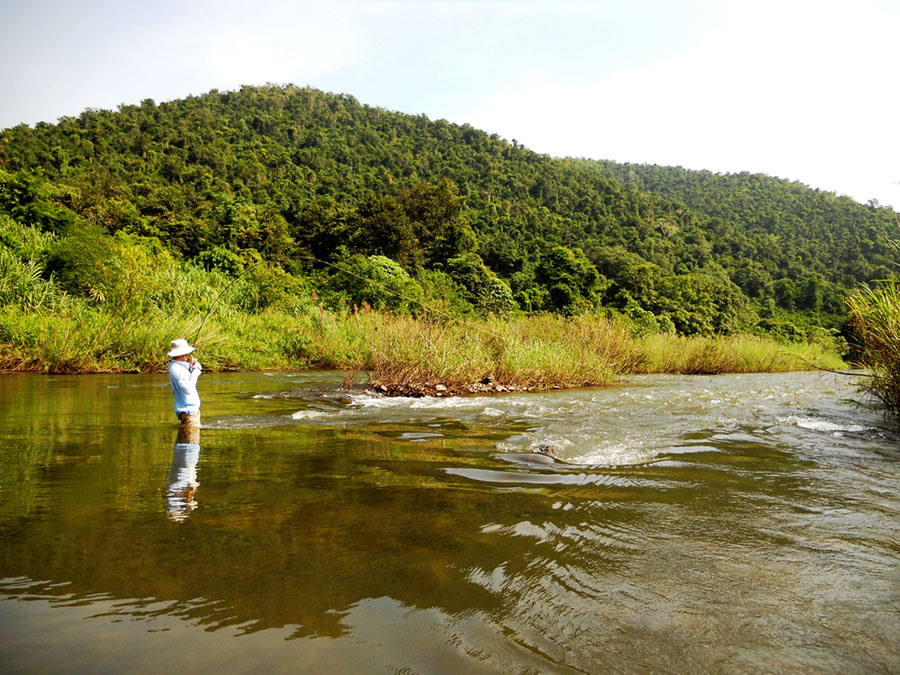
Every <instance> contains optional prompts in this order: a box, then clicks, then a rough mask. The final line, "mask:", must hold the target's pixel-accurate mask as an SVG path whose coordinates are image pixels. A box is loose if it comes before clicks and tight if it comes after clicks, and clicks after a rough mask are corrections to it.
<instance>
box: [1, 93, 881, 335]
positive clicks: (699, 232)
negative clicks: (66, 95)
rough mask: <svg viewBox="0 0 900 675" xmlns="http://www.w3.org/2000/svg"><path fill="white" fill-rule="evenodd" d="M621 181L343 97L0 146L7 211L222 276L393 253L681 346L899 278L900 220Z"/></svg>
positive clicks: (801, 202) (240, 98)
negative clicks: (669, 329) (244, 266)
mask: <svg viewBox="0 0 900 675" xmlns="http://www.w3.org/2000/svg"><path fill="white" fill-rule="evenodd" d="M616 167H617V165H613V164H608V163H590V162H583V161H575V160H557V159H551V158H549V157H547V156H543V155H539V154H536V153H534V152H531V151H528V150H526V149H525V148H523V147H521V146H519V145H517V144H510V143H507V142H505V141H504V140H502V139H500V138H499V137H498V136H497V135H489V134H486V133H484V132H482V131H479V130H477V129H474V128H472V127H470V126H468V125H462V126H460V125H455V124H450V123H448V122H446V121H443V120H438V121H431V120H429V119H427V118H426V117H424V116H411V115H405V114H401V113H396V112H390V111H386V110H383V109H379V108H374V107H370V106H366V105H362V104H360V103H359V102H357V101H356V100H355V99H354V98H353V97H351V96H346V95H333V94H327V93H323V92H320V91H317V90H314V89H305V88H297V87H293V86H287V87H260V88H256V87H245V88H242V89H241V90H240V91H235V92H218V91H213V92H210V93H208V94H205V95H202V96H196V97H190V98H187V99H184V100H181V101H174V102H169V103H162V104H159V105H157V104H155V103H154V102H153V101H150V100H147V101H144V102H143V103H142V104H141V105H137V106H122V107H121V108H120V109H119V110H118V111H116V112H111V111H100V110H88V111H85V112H84V113H82V114H81V115H80V116H78V117H71V118H63V119H61V120H60V121H59V123H58V124H55V125H50V124H39V125H37V126H36V128H33V129H32V128H29V127H26V126H24V125H22V126H18V127H15V128H12V129H8V130H5V131H3V132H0V212H6V213H8V214H10V215H12V216H13V217H15V218H17V219H18V220H20V221H23V222H25V221H27V224H32V225H35V226H37V227H40V228H42V229H45V230H60V229H62V228H64V227H65V226H66V224H67V223H70V222H72V221H73V219H74V220H77V221H80V222H88V223H94V224H97V225H100V226H102V227H103V228H105V229H106V230H107V231H109V232H116V231H120V230H121V231H125V232H129V233H134V234H138V235H143V236H152V237H157V238H159V239H160V240H162V241H163V242H165V243H166V244H167V245H168V246H169V247H170V248H172V249H173V250H175V251H179V252H180V253H181V254H183V255H184V256H185V257H186V258H189V259H197V260H198V261H201V262H203V264H205V265H207V266H210V265H213V266H222V268H223V269H226V268H227V267H228V266H229V265H230V264H232V263H233V261H234V260H237V259H240V258H241V257H243V256H246V254H247V251H248V250H250V249H254V250H256V251H258V252H259V253H260V254H261V255H262V256H263V257H264V258H266V259H268V260H270V261H273V262H275V263H278V264H280V265H282V266H283V267H284V268H285V269H287V270H289V271H291V272H293V273H295V274H304V273H305V270H306V269H307V267H308V262H307V261H305V260H304V257H305V256H309V255H314V256H315V257H317V258H320V259H324V260H329V259H335V257H342V256H347V255H350V254H355V253H356V254H364V255H372V254H379V255H385V256H388V257H390V258H392V259H394V260H395V261H397V262H399V263H400V264H401V265H402V266H403V267H405V268H406V269H407V270H408V271H409V272H411V273H413V274H418V273H420V272H421V271H422V270H426V269H431V270H439V271H442V272H443V273H446V274H449V275H450V276H451V277H452V278H453V279H454V280H455V281H456V282H457V283H459V284H461V285H462V286H464V287H465V288H466V289H467V290H468V291H469V293H470V299H472V301H473V302H475V303H476V304H478V303H479V302H481V303H482V305H483V306H484V307H485V308H490V307H492V306H494V305H492V304H491V302H488V300H487V299H486V298H487V296H488V295H491V294H493V295H496V293H500V294H501V295H502V293H503V292H506V293H509V294H510V296H509V297H510V301H511V299H512V298H514V299H515V301H516V302H517V303H518V306H519V307H521V308H522V309H526V310H549V311H566V312H574V311H581V310H584V309H588V308H591V307H596V306H598V305H600V304H602V305H604V306H614V307H618V308H619V309H621V310H622V311H625V312H626V313H629V314H631V315H632V316H637V317H643V318H648V317H649V319H648V320H651V323H652V322H653V321H655V319H653V317H656V318H657V319H659V320H660V321H659V323H660V324H661V325H666V323H667V322H670V323H671V324H673V325H674V326H675V327H677V328H678V329H679V330H681V331H683V332H688V333H690V332H711V331H731V330H738V329H745V328H748V327H750V326H752V325H753V324H754V323H755V322H756V321H757V319H758V316H757V313H758V312H760V311H761V312H762V314H764V315H765V314H766V313H767V312H768V313H769V314H771V308H770V306H771V305H773V303H774V304H775V305H777V306H779V307H781V308H783V309H784V310H786V311H793V312H799V313H800V314H802V315H805V316H806V317H807V319H810V320H812V321H818V320H819V319H820V318H821V317H822V316H823V315H822V313H823V312H824V313H825V314H826V315H829V314H830V315H837V314H838V313H842V312H843V306H842V298H843V295H844V294H845V293H846V291H847V289H848V288H850V287H851V286H852V285H853V284H855V283H856V282H858V281H866V280H869V279H873V278H877V277H879V276H881V275H883V274H885V272H886V270H888V268H889V264H890V259H889V249H888V247H887V243H886V242H887V238H888V236H890V235H891V233H892V232H893V229H892V228H894V224H893V222H892V220H891V218H893V217H896V216H895V214H893V212H889V213H885V212H884V211H883V210H879V209H870V208H867V207H862V206H859V205H855V204H854V203H852V202H849V200H842V199H835V198H833V197H828V196H827V195H821V194H819V193H815V192H814V191H810V190H800V189H796V188H793V187H791V186H790V184H788V186H787V187H784V188H783V189H781V191H780V192H779V191H778V190H775V189H774V188H773V187H772V185H771V184H770V181H771V179H766V180H763V179H758V180H757V179H752V177H750V178H748V183H747V186H745V187H744V188H742V191H741V192H740V197H736V196H734V195H731V194H730V193H729V192H728V191H727V190H725V189H724V188H722V189H721V191H720V192H710V191H711V190H712V188H709V189H708V190H706V192H704V191H703V190H700V193H699V194H706V195H707V199H706V200H705V201H704V200H702V199H700V198H699V196H697V198H696V199H693V196H692V195H693V192H692V190H694V188H693V187H689V188H687V191H685V192H678V191H676V190H674V188H671V189H669V190H668V191H666V189H663V187H662V186H663V185H665V184H667V182H669V179H666V180H663V179H662V178H661V179H659V180H657V181H653V180H651V178H650V177H649V176H648V177H645V176H644V174H643V173H641V172H640V171H638V170H637V169H635V170H634V171H633V175H631V174H630V173H629V171H630V169H629V170H628V171H625V173H624V174H621V172H619V170H618V169H617V168H616ZM674 175H675V174H673V176H674ZM710 176H711V178H710V180H709V184H710V185H717V183H716V181H715V180H713V178H714V177H712V175H711V174H710ZM689 178H690V177H685V178H684V182H686V183H687V184H689V185H692V182H691V180H689ZM751 179H752V180H751ZM673 180H674V179H673ZM754 181H755V182H754ZM717 189H718V188H717ZM644 190H645V191H644ZM650 192H657V193H658V194H650ZM828 199H831V202H832V204H831V205H829V204H828V203H827V202H828ZM720 202H721V203H722V204H723V205H727V207H726V206H721V207H720V208H721V209H724V210H721V211H720V212H717V211H716V210H715V209H714V208H713V207H714V206H715V205H716V204H718V203H720ZM738 215H741V216H742V217H741V218H738V217H737V216H738ZM342 259H343V258H342ZM503 288H506V289H507V290H506V291H503ZM767 307H769V308H770V309H769V310H767V309H766V308H767Z"/></svg>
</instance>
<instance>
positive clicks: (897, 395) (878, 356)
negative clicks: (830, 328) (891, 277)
mask: <svg viewBox="0 0 900 675" xmlns="http://www.w3.org/2000/svg"><path fill="white" fill-rule="evenodd" d="M847 304H848V306H849V307H850V313H851V317H852V322H853V326H854V329H855V331H856V335H857V337H858V339H859V348H860V354H861V356H860V361H861V365H862V366H863V367H865V368H866V369H868V371H869V375H870V376H869V377H868V378H866V379H865V380H864V381H863V383H862V385H860V387H861V389H862V391H863V392H864V393H866V394H868V395H869V396H871V397H872V398H874V399H875V400H877V401H878V402H879V403H880V404H881V406H882V407H883V408H884V410H885V411H886V412H888V413H891V414H893V415H897V414H900V282H897V281H894V282H891V283H886V284H884V285H883V286H882V287H881V288H877V289H872V288H870V287H868V286H863V287H862V288H860V289H858V290H857V291H856V292H855V293H854V294H853V295H852V296H851V297H850V298H849V300H848V301H847Z"/></svg>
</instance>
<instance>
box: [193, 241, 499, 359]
mask: <svg viewBox="0 0 900 675" xmlns="http://www.w3.org/2000/svg"><path fill="white" fill-rule="evenodd" d="M296 258H297V259H298V260H309V261H312V262H317V263H321V264H322V265H327V266H329V267H333V268H334V269H336V270H338V271H340V272H343V273H344V274H347V275H350V276H352V277H356V278H357V279H361V280H363V281H365V282H367V283H370V284H372V285H374V286H377V287H378V288H380V289H381V290H383V291H385V292H387V293H390V294H391V295H394V296H396V297H398V298H401V299H403V300H406V301H408V302H412V303H415V304H417V305H419V306H421V307H422V308H423V309H425V310H426V311H427V312H432V313H434V314H438V315H440V316H441V317H443V318H444V319H446V320H448V321H454V320H456V319H458V318H459V317H458V316H454V315H452V314H449V313H447V312H444V311H442V310H440V309H437V308H435V307H431V306H429V305H427V304H426V303H425V302H424V301H423V300H420V299H418V298H414V297H411V296H408V295H405V294H403V293H401V292H400V291H396V290H394V289H392V288H389V287H388V286H387V285H386V284H384V283H381V282H379V281H376V280H375V279H372V278H371V277H367V276H365V275H363V274H357V273H356V272H352V271H351V270H348V269H346V268H344V267H341V266H340V265H338V264H336V263H332V262H328V261H327V260H322V259H321V258H316V257H315V256H308V255H301V256H296ZM265 262H266V261H265V260H259V261H257V262H255V263H253V264H252V265H250V266H249V267H248V268H246V269H245V270H243V271H242V272H241V273H240V274H238V275H237V276H236V277H235V278H234V279H232V280H231V281H230V282H229V283H228V285H227V286H225V288H223V289H222V290H221V291H219V294H218V295H217V296H216V298H215V300H213V302H212V304H211V305H210V306H209V309H208V310H207V311H206V314H205V315H204V317H203V320H202V321H201V322H200V326H199V328H197V333H196V335H194V340H193V344H194V346H197V344H198V343H197V340H198V339H199V337H200V331H201V330H203V325H204V324H205V323H206V320H207V319H208V318H209V316H210V314H212V311H213V309H214V308H215V306H216V305H217V304H218V303H219V300H220V299H221V298H222V296H223V295H225V293H226V292H227V291H228V289H229V288H231V287H232V286H234V284H236V283H237V282H238V281H240V280H241V279H242V278H243V277H244V276H246V275H247V274H248V273H250V272H251V271H252V270H254V269H255V268H257V267H259V266H260V265H262V264H263V263H265ZM470 327H471V328H472V329H473V330H476V331H480V332H482V333H485V334H487V335H490V336H492V337H497V338H499V337H501V335H500V334H499V333H497V332H496V331H492V330H490V329H489V328H482V327H480V326H475V325H471V326H470Z"/></svg>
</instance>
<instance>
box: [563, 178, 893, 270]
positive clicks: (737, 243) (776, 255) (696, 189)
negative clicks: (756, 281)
mask: <svg viewBox="0 0 900 675" xmlns="http://www.w3.org/2000/svg"><path fill="white" fill-rule="evenodd" d="M576 164H577V165H578V166H580V167H583V168H589V169H593V170H597V171H598V172H599V173H601V174H602V175H604V176H606V177H608V178H612V179H614V180H617V181H620V182H622V183H624V184H625V185H627V186H629V187H632V188H634V189H636V190H641V191H643V192H649V193H651V194H655V195H658V196H661V197H665V198H667V199H672V200H674V201H676V202H681V203H683V204H685V205H687V206H688V207H689V208H691V209H693V210H694V211H697V212H699V213H702V214H705V215H707V216H709V217H711V218H713V219H716V220H715V221H714V225H713V227H714V230H715V231H716V232H717V233H718V238H723V239H727V240H728V241H729V242H730V243H731V248H732V254H733V255H734V256H735V257H737V258H742V259H746V260H756V261H758V262H760V263H761V264H763V265H764V266H765V267H766V269H767V271H768V272H769V274H770V275H771V276H772V277H774V278H778V277H787V278H790V279H794V280H799V279H802V278H803V277H805V276H807V275H809V274H810V273H813V274H816V275H819V276H821V277H822V278H824V279H829V280H831V281H834V282H836V283H839V284H841V285H844V286H847V285H852V284H853V283H855V282H864V281H870V280H872V279H877V278H884V277H887V276H889V275H891V274H893V273H895V272H896V263H897V257H896V251H895V250H894V249H893V248H892V247H891V246H890V245H889V243H888V242H889V240H891V239H898V238H900V217H898V214H897V213H896V212H895V211H893V210H892V209H890V208H883V207H879V206H878V205H877V204H872V203H870V204H869V205H862V204H859V203H858V202H856V201H854V200H852V199H850V198H849V197H838V196H836V195H835V194H833V193H831V192H825V191H821V190H814V189H812V188H810V187H808V186H806V185H803V184H801V183H797V182H791V181H787V180H784V179H779V178H772V177H770V176H766V175H762V174H751V173H746V172H744V173H736V174H717V173H712V172H709V171H691V170H687V169H683V168H681V167H670V166H656V165H646V164H627V163H626V164H619V163H616V162H608V161H597V162H594V161H576ZM719 221H721V222H719ZM754 240H755V242H759V243H763V244H768V246H767V247H766V249H767V250H762V251H760V250H757V249H755V248H754V243H753V242H754Z"/></svg>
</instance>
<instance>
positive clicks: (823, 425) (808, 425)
mask: <svg viewBox="0 0 900 675" xmlns="http://www.w3.org/2000/svg"><path fill="white" fill-rule="evenodd" d="M778 421H779V422H781V423H782V424H788V425H793V426H797V427H800V428H801V429H809V430H810V431H823V432H830V433H836V432H837V433H840V432H848V433H853V432H856V433H859V432H863V431H869V430H871V427H864V426H861V425H859V424H851V423H849V422H840V423H838V422H829V421H828V420H824V419H821V418H815V417H805V416H802V415H790V416H788V417H780V418H778Z"/></svg>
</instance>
